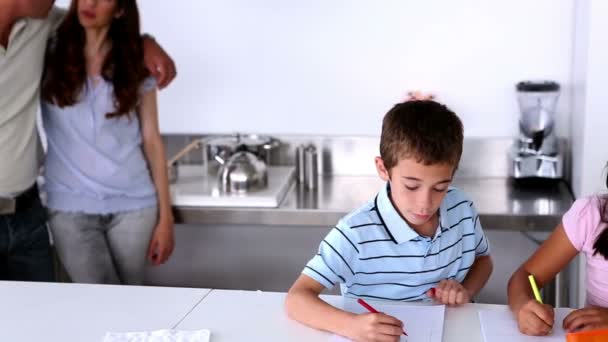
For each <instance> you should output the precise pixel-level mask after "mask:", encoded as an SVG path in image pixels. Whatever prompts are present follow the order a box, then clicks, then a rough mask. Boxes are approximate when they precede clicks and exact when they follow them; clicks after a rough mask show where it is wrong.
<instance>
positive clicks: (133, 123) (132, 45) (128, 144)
mask: <svg viewBox="0 0 608 342" xmlns="http://www.w3.org/2000/svg"><path fill="white" fill-rule="evenodd" d="M42 98H43V101H42V117H43V123H44V126H45V130H46V134H47V139H48V153H47V157H46V164H45V165H46V167H45V181H46V184H45V190H46V192H47V196H48V197H47V206H48V208H49V212H50V215H49V225H50V228H51V232H52V234H53V238H54V241H55V245H56V248H57V252H58V255H59V258H60V259H61V262H62V263H63V265H64V267H65V268H66V270H67V272H68V274H69V276H70V277H71V278H72V280H73V281H75V282H87V283H106V284H107V283H112V284H117V283H126V284H142V283H143V278H144V268H145V264H146V255H147V256H148V258H149V259H150V260H151V261H152V263H153V264H155V265H159V264H161V263H164V262H165V261H166V260H167V259H168V257H169V256H170V254H171V252H172V250H173V244H174V243H173V216H172V214H171V204H170V196H169V186H168V179H167V168H166V161H165V151H164V146H163V143H162V140H161V137H160V132H159V128H158V112H157V104H156V91H155V81H154V79H153V78H151V77H149V75H148V72H147V71H146V69H145V67H144V62H143V52H142V41H141V36H140V30H139V13H138V9H137V3H136V0H73V1H72V3H71V5H70V9H69V11H68V14H67V15H66V18H65V21H64V22H63V24H62V25H61V26H60V27H59V29H58V30H57V34H56V36H55V37H54V38H52V39H51V41H50V43H49V47H48V51H47V57H46V69H45V75H44V77H43V83H42Z"/></svg>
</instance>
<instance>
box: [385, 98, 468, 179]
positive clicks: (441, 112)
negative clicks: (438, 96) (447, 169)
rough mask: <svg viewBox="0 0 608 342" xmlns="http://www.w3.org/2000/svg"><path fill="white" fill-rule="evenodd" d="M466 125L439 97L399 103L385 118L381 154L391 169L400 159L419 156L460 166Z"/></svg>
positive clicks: (429, 161) (420, 159)
mask: <svg viewBox="0 0 608 342" xmlns="http://www.w3.org/2000/svg"><path fill="white" fill-rule="evenodd" d="M462 140H463V126H462V122H461V121H460V119H459V118H458V116H457V115H456V114H455V113H454V112H452V111H451V110H450V109H449V108H448V107H446V106H445V105H442V104H440V103H437V102H435V101H430V100H429V101H427V100H425V101H407V102H403V103H398V104H396V105H395V106H394V107H393V108H392V109H391V110H389V111H388V113H386V115H385V116H384V120H383V121H382V136H381V137H380V157H382V160H383V161H384V166H385V167H386V169H387V170H389V171H390V169H391V168H393V167H394V166H395V165H397V163H398V162H399V160H401V159H405V158H415V159H416V160H417V161H418V162H420V163H423V164H424V165H433V164H443V163H448V164H452V165H454V169H455V168H456V167H457V166H458V162H459V161H460V156H461V155H462Z"/></svg>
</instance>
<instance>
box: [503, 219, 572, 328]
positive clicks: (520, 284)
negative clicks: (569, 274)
mask: <svg viewBox="0 0 608 342" xmlns="http://www.w3.org/2000/svg"><path fill="white" fill-rule="evenodd" d="M577 254H578V251H577V250H576V248H574V246H573V245H572V243H571V242H570V240H569V239H568V236H567V235H566V232H565V231H564V227H563V226H562V225H561V224H560V225H558V226H557V228H555V231H554V232H553V233H552V234H551V236H550V237H549V239H547V240H546V241H545V242H543V243H542V245H541V246H540V247H539V248H538V249H537V250H536V252H534V254H533V255H532V256H531V257H530V258H529V259H528V260H527V261H526V262H525V263H524V264H523V265H521V266H520V267H519V269H518V270H517V271H515V273H513V275H512V276H511V279H510V280H509V285H508V286H509V287H508V296H509V307H510V308H511V311H513V313H514V314H515V316H516V317H517V319H518V322H519V327H520V330H521V331H522V332H523V333H525V334H529V335H545V334H547V333H549V332H550V331H551V328H552V326H553V319H554V316H553V309H552V308H551V307H550V306H548V305H542V304H540V303H538V302H536V300H534V296H533V294H532V288H531V287H530V282H529V280H528V276H529V275H533V276H534V278H536V282H537V284H538V286H539V287H541V288H542V287H543V286H544V285H545V284H546V283H547V282H549V281H551V280H552V279H553V278H555V276H556V275H557V273H559V271H561V270H562V269H563V268H564V267H566V265H568V263H569V262H570V261H571V260H572V259H573V258H574V257H575V256H576V255H577Z"/></svg>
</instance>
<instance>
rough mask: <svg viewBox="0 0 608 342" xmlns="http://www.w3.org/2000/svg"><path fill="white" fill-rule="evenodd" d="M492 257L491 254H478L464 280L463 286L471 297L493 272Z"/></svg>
mask: <svg viewBox="0 0 608 342" xmlns="http://www.w3.org/2000/svg"><path fill="white" fill-rule="evenodd" d="M492 269H493V265H492V258H491V257H490V256H489V255H483V256H478V257H477V258H475V261H474V262H473V265H472V266H471V269H470V270H469V273H467V275H466V277H465V278H464V280H463V281H462V286H463V287H464V288H465V289H466V290H467V292H468V293H469V296H470V297H471V298H473V297H475V295H476V294H477V292H479V290H481V289H482V288H483V286H484V285H485V284H486V282H487V281H488V279H490V275H491V274H492Z"/></svg>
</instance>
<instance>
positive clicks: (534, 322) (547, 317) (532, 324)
mask: <svg viewBox="0 0 608 342" xmlns="http://www.w3.org/2000/svg"><path fill="white" fill-rule="evenodd" d="M516 316H517V324H518V326H519V331H521V332H522V333H524V334H526V335H532V336H544V335H548V334H549V333H550V332H551V330H552V329H553V324H554V320H555V312H554V311H553V307H551V306H550V305H547V304H541V303H539V302H537V301H536V300H534V299H530V300H529V301H528V302H526V304H524V305H523V306H522V307H521V308H520V309H519V311H517V314H516Z"/></svg>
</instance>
